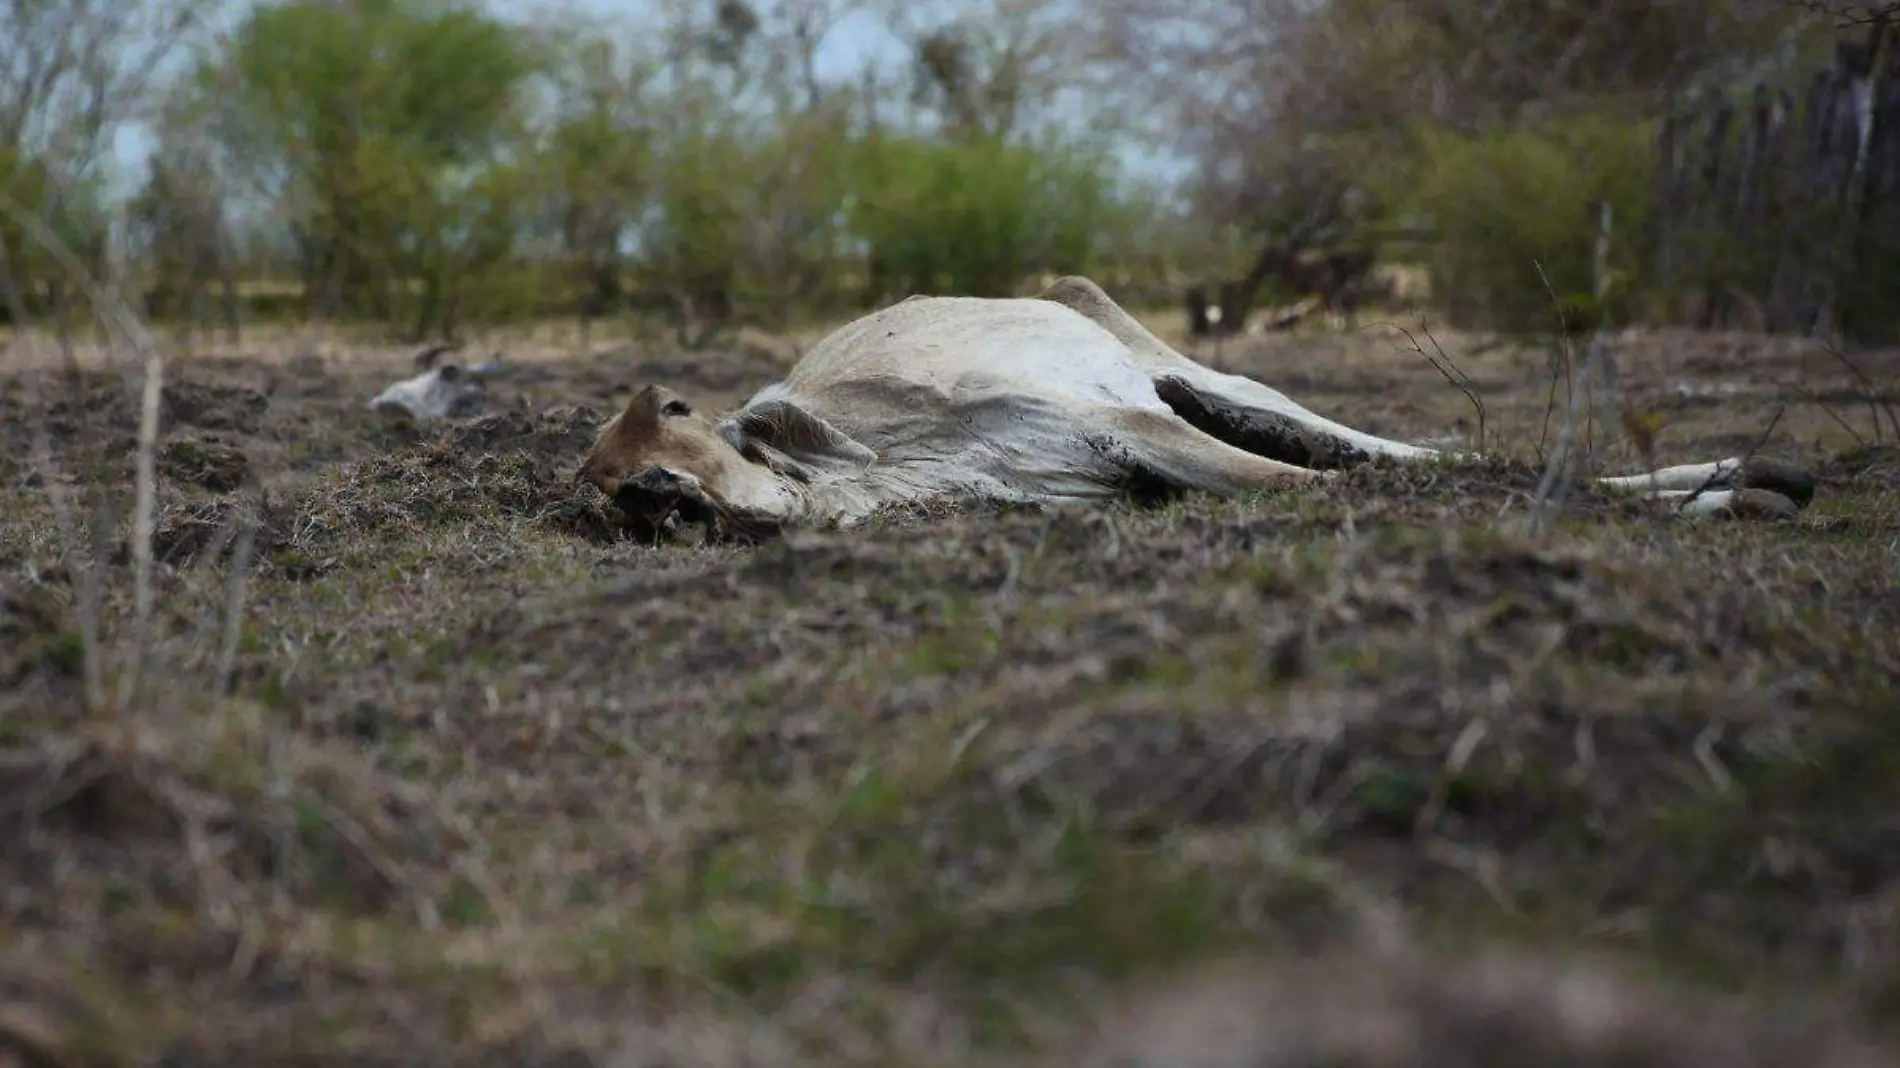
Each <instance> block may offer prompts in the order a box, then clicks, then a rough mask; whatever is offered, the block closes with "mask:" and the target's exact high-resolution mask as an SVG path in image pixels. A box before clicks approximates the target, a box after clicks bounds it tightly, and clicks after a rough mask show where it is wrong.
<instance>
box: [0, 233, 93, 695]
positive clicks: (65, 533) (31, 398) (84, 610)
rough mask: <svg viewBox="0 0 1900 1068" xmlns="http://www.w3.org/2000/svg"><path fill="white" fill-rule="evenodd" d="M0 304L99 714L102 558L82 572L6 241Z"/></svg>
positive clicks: (1, 241) (85, 674)
mask: <svg viewBox="0 0 1900 1068" xmlns="http://www.w3.org/2000/svg"><path fill="white" fill-rule="evenodd" d="M0 300H4V301H5V302H6V308H7V315H8V318H9V319H10V320H11V322H12V323H13V325H14V332H15V336H16V337H17V338H18V339H19V342H20V344H21V348H22V349H23V353H22V355H23V356H24V357H25V359H24V366H23V367H22V368H21V372H20V381H21V385H22V387H23V388H24V390H25V392H26V402H27V407H28V410H30V411H33V412H36V413H38V418H37V419H35V421H34V424H33V467H34V469H35V470H37V471H38V472H39V476H40V481H41V484H42V485H44V486H45V487H46V497H47V500H48V502H49V503H50V504H51V505H52V508H53V520H54V522H55V524H57V525H58V527H59V538H60V561H61V563H62V564H64V566H65V568H66V572H67V574H68V575H69V576H71V577H73V578H75V579H77V580H78V581H79V584H80V590H81V608H80V612H79V644H80V675H81V679H82V687H83V689H82V699H83V701H84V703H85V708H86V710H87V711H88V712H94V711H97V710H98V708H99V707H100V703H101V702H102V701H103V699H104V697H105V670H104V668H103V667H102V666H101V665H100V663H99V612H98V604H99V596H98V594H99V591H98V585H99V575H98V568H97V566H96V564H97V557H96V556H95V558H94V559H93V561H91V563H92V564H93V565H94V566H88V567H80V566H78V560H77V558H76V555H75V553H74V551H73V547H74V546H75V545H77V544H78V542H79V521H78V515H77V512H76V511H75V509H74V507H73V502H72V500H71V499H69V498H68V497H67V495H66V479H65V472H64V471H63V470H61V465H60V463H59V460H58V458H57V457H56V456H55V454H54V452H53V436H52V433H51V431H50V430H49V429H48V424H49V423H50V422H51V420H52V408H51V405H50V404H49V403H48V402H47V400H46V397H45V394H44V393H42V392H41V390H40V364H39V358H38V357H39V354H38V352H37V351H36V350H37V348H38V344H37V332H36V331H35V330H34V329H33V327H32V323H31V316H30V315H29V314H28V312H27V308H26V297H25V295H24V294H22V293H21V292H20V284H19V281H18V280H17V279H15V278H14V276H13V266H12V261H11V259H10V258H9V252H8V249H7V244H6V240H5V238H4V237H0Z"/></svg>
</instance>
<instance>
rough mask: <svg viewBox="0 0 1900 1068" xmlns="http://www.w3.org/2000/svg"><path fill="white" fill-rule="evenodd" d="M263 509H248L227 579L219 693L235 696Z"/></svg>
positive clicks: (218, 670) (219, 666) (219, 661)
mask: <svg viewBox="0 0 1900 1068" xmlns="http://www.w3.org/2000/svg"><path fill="white" fill-rule="evenodd" d="M259 510H261V509H247V511H248V513H249V514H247V515H246V516H245V518H244V523H243V526H242V529H241V530H240V531H239V532H238V538H237V546H236V547H235V548H234V549H233V550H232V552H231V568H230V573H229V574H228V575H227V576H226V578H225V593H224V637H223V640H222V641H220V642H219V644H218V668H217V688H216V691H215V692H216V693H218V694H219V695H220V696H223V695H225V694H229V693H230V692H231V680H232V678H233V677H234V675H235V674H236V668H237V654H238V643H239V641H240V639H242V638H243V636H244V598H245V595H246V594H247V593H248V592H249V591H250V576H251V554H252V552H253V551H254V550H255V549H256V547H257V524H258V520H259V516H258V515H257V512H258V511H259Z"/></svg>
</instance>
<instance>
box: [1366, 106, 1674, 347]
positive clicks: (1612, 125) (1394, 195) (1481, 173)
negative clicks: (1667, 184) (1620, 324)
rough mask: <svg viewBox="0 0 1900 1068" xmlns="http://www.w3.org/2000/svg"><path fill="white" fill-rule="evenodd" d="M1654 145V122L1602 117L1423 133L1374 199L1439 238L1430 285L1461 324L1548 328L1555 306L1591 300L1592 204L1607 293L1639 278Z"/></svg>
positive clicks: (1594, 233) (1584, 304)
mask: <svg viewBox="0 0 1900 1068" xmlns="http://www.w3.org/2000/svg"><path fill="white" fill-rule="evenodd" d="M1652 137H1653V129H1652V128H1651V126H1650V125H1649V124H1646V123H1645V124H1639V123H1631V122H1629V121H1627V120H1624V119H1621V118H1618V117H1615V116H1604V115H1583V116H1570V117H1566V118H1563V119H1551V120H1545V121H1541V122H1530V121H1520V122H1518V123H1515V124H1510V125H1504V124H1499V125H1497V126H1495V127H1489V128H1480V129H1478V130H1475V131H1472V132H1465V131H1461V130H1454V129H1448V128H1445V127H1442V126H1430V125H1426V126H1421V127H1420V128H1419V129H1418V130H1417V132H1416V135H1415V144H1416V149H1415V152H1414V155H1413V157H1412V160H1411V165H1410V166H1408V167H1406V168H1403V169H1399V170H1395V171H1393V172H1391V173H1390V174H1389V175H1388V182H1389V183H1390V184H1389V185H1384V187H1383V188H1381V189H1380V190H1379V192H1380V193H1381V195H1382V199H1383V200H1384V202H1385V203H1387V204H1388V205H1390V206H1391V207H1392V208H1393V209H1394V210H1395V211H1397V212H1399V213H1402V214H1404V215H1406V216H1407V217H1409V218H1411V219H1414V220H1417V221H1422V222H1424V223H1425V224H1426V225H1428V226H1429V227H1430V228H1431V229H1432V231H1433V232H1434V234H1435V236H1436V241H1435V242H1434V249H1435V253H1434V256H1433V261H1432V267H1433V272H1434V284H1435V286H1436V288H1437V289H1438V290H1439V291H1440V294H1441V296H1442V297H1443V299H1445V300H1446V301H1447V302H1448V305H1449V308H1450V310H1452V311H1453V312H1454V313H1455V314H1457V315H1458V317H1460V318H1475V317H1482V318H1484V319H1486V320H1488V321H1490V322H1491V323H1493V324H1495V325H1498V326H1503V327H1509V328H1515V329H1526V330H1542V329H1548V328H1550V327H1551V326H1553V325H1554V324H1555V322H1556V318H1555V317H1556V315H1557V311H1556V309H1555V307H1554V305H1555V304H1560V303H1561V304H1564V305H1576V306H1580V307H1586V308H1587V307H1590V306H1591V305H1592V304H1593V302H1594V298H1593V292H1594V288H1595V284H1596V278H1595V262H1594V261H1595V248H1596V241H1597V236H1598V233H1599V230H1600V216H1599V213H1598V205H1600V204H1604V203H1607V204H1608V205H1609V206H1610V222H1611V242H1610V246H1609V248H1610V262H1609V267H1610V271H1611V275H1610V281H1612V282H1613V283H1614V286H1613V288H1612V289H1611V291H1610V294H1609V295H1610V296H1611V297H1613V298H1615V297H1617V296H1618V295H1619V294H1625V293H1627V292H1628V291H1629V289H1630V288H1631V287H1632V286H1633V285H1635V284H1636V283H1637V282H1638V281H1639V280H1640V272H1641V270H1642V255H1643V253H1644V252H1645V251H1646V246H1645V245H1644V243H1643V241H1642V236H1641V235H1642V234H1643V233H1644V228H1645V226H1646V224H1647V216H1648V213H1649V208H1650V193H1651V190H1652V188H1653V181H1654V177H1653V170H1652V168H1653V166H1654V158H1653V156H1652V154H1651V149H1650V144H1651V138H1652ZM1382 184H1383V183H1382ZM1553 298H1554V299H1553Z"/></svg>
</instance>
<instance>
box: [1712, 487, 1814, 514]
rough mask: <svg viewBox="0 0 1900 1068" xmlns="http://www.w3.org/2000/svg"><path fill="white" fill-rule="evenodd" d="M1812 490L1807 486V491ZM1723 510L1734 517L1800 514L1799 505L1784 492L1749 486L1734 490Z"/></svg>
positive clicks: (1812, 489) (1810, 491)
mask: <svg viewBox="0 0 1900 1068" xmlns="http://www.w3.org/2000/svg"><path fill="white" fill-rule="evenodd" d="M1813 492H1814V488H1813V487H1812V486H1809V487H1808V493H1809V494H1810V495H1812V494H1813ZM1724 511H1725V512H1726V513H1727V514H1728V515H1730V516H1732V517H1734V518H1736V519H1794V518H1796V517H1798V516H1799V515H1800V514H1801V506H1800V505H1799V504H1796V503H1795V502H1794V501H1793V500H1792V499H1790V498H1789V497H1788V496H1787V495H1786V494H1784V493H1779V492H1777V491H1775V490H1771V489H1761V488H1759V487H1749V488H1747V489H1738V490H1736V491H1735V492H1734V495H1733V496H1731V497H1730V498H1729V501H1728V507H1727V508H1726V509H1724Z"/></svg>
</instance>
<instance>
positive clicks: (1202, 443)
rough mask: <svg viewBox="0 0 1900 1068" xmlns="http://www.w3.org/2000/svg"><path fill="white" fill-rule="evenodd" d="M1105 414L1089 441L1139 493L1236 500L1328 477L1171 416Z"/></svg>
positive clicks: (1110, 411)
mask: <svg viewBox="0 0 1900 1068" xmlns="http://www.w3.org/2000/svg"><path fill="white" fill-rule="evenodd" d="M1105 416H1106V418H1105V419H1104V420H1103V422H1102V425H1101V427H1100V429H1098V430H1096V431H1095V432H1093V433H1091V434H1090V435H1089V442H1090V444H1091V445H1092V446H1093V447H1094V448H1095V449H1096V450H1097V452H1098V453H1100V454H1101V455H1102V456H1103V457H1104V458H1105V459H1107V460H1108V461H1109V462H1110V463H1111V464H1113V465H1115V466H1116V467H1118V468H1120V469H1121V470H1122V471H1123V472H1124V474H1125V475H1126V476H1127V478H1128V482H1129V484H1130V485H1131V486H1132V487H1134V488H1136V489H1137V491H1142V490H1152V489H1156V488H1161V489H1166V490H1171V491H1182V490H1198V491H1200V492H1204V493H1212V494H1216V495H1218V496H1224V497H1231V496H1236V495H1239V494H1242V493H1247V492H1250V491H1254V490H1266V489H1285V488H1287V487H1290V486H1295V485H1298V484H1300V483H1302V482H1307V481H1310V480H1312V479H1315V478H1321V477H1325V475H1326V472H1321V471H1314V470H1310V469H1308V468H1304V467H1298V466H1296V465H1293V464H1288V463H1282V462H1280V461H1278V460H1273V459H1269V458H1267V457H1264V456H1258V455H1255V454H1254V453H1251V452H1248V451H1246V450H1245V449H1237V448H1235V447H1233V446H1232V445H1229V444H1227V443H1226V442H1224V441H1220V440H1218V439H1216V438H1212V437H1209V436H1208V435H1206V434H1203V433H1201V432H1200V431H1199V430H1196V429H1195V428H1194V427H1193V426H1191V425H1189V424H1188V423H1187V422H1186V421H1185V420H1183V419H1181V418H1179V417H1178V416H1175V415H1172V414H1169V413H1166V412H1157V411H1149V410H1145V409H1139V408H1114V409H1107V410H1106V411H1105Z"/></svg>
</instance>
